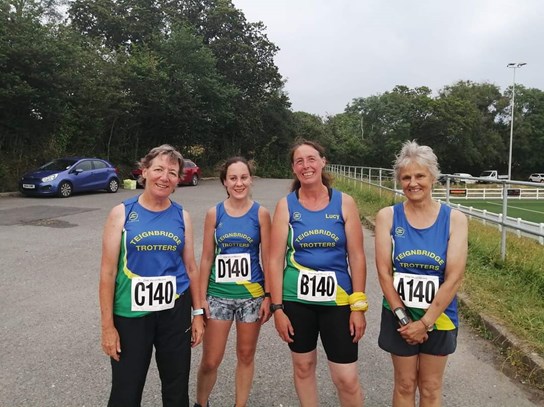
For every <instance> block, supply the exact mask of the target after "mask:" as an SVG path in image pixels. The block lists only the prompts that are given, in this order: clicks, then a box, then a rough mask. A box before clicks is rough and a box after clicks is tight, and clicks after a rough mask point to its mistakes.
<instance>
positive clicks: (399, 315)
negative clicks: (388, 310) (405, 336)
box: [393, 307, 410, 326]
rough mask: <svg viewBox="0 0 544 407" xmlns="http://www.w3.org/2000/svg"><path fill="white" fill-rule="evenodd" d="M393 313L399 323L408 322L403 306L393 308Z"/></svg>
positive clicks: (404, 323)
mask: <svg viewBox="0 0 544 407" xmlns="http://www.w3.org/2000/svg"><path fill="white" fill-rule="evenodd" d="M393 312H394V313H395V316H396V317H397V319H398V320H399V322H400V324H401V325H403V326H404V325H407V324H408V323H409V322H410V318H408V314H407V313H406V310H405V309H404V308H400V307H399V308H395V310H394V311H393Z"/></svg>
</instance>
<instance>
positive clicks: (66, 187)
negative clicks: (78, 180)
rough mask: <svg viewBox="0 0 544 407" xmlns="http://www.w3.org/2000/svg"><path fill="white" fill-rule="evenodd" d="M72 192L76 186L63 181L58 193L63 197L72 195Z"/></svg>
mask: <svg viewBox="0 0 544 407" xmlns="http://www.w3.org/2000/svg"><path fill="white" fill-rule="evenodd" d="M72 192H74V188H73V187H72V184H70V183H69V182H68V181H62V182H61V183H60V184H59V192H58V194H59V196H60V197H61V198H68V197H69V196H70V195H72Z"/></svg>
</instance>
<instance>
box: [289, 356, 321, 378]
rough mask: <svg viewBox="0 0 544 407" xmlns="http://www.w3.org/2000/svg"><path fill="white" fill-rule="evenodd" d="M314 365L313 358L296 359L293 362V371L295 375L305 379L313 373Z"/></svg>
mask: <svg viewBox="0 0 544 407" xmlns="http://www.w3.org/2000/svg"><path fill="white" fill-rule="evenodd" d="M316 365H317V363H316V361H315V360H305V361H296V362H294V363H293V371H294V373H295V376H296V377H298V378H300V379H305V378H308V377H312V376H314V375H315V369H316Z"/></svg>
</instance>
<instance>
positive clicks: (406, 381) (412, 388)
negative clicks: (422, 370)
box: [395, 376, 417, 396]
mask: <svg viewBox="0 0 544 407" xmlns="http://www.w3.org/2000/svg"><path fill="white" fill-rule="evenodd" d="M416 389H417V381H416V379H415V378H411V377H407V376H405V377H397V380H396V381H395V391H396V392H397V393H399V394H401V395H403V396H409V395H413V394H415V393H416Z"/></svg>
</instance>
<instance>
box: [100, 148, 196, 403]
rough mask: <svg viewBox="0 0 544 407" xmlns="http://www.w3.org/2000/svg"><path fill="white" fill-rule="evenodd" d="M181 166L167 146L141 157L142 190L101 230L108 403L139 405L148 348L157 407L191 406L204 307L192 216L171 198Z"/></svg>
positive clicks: (178, 156) (115, 210)
mask: <svg viewBox="0 0 544 407" xmlns="http://www.w3.org/2000/svg"><path fill="white" fill-rule="evenodd" d="M182 164H183V157H182V156H181V154H180V153H179V152H178V151H176V150H175V149H174V148H173V147H171V146H169V145H166V144H164V145H162V146H159V147H155V148H153V149H152V150H151V151H149V153H148V154H147V155H146V156H145V157H144V158H142V160H141V162H140V167H141V168H142V178H143V185H144V192H143V193H142V194H140V195H137V196H134V197H132V198H129V199H127V200H125V201H124V202H123V203H121V204H119V205H117V206H115V207H114V208H113V209H112V210H111V212H110V214H109V216H108V219H107V221H106V225H105V227H104V234H103V240H102V263H101V267H100V285H99V298H100V310H101V317H102V349H103V351H104V353H106V355H108V356H109V357H110V362H111V369H112V385H111V393H110V398H109V402H108V406H109V407H113V406H120V407H121V406H122V407H130V406H134V407H136V406H140V405H141V398H142V392H143V389H144V385H145V379H146V375H147V371H148V368H149V363H150V361H151V355H152V353H153V348H155V360H156V362H157V367H158V370H159V374H160V378H161V384H162V402H163V406H172V407H173V406H176V407H180V406H188V405H189V392H188V385H189V367H190V362H191V346H196V345H198V344H199V343H200V342H201V340H202V336H203V333H204V319H203V314H204V311H203V310H202V303H201V298H200V287H199V279H198V269H197V266H196V262H195V255H194V249H193V231H192V226H191V218H190V217H189V214H188V213H187V211H186V210H185V209H183V207H182V206H181V205H179V204H178V203H176V202H174V201H172V200H171V199H170V195H171V194H172V192H173V191H174V189H175V188H176V185H177V184H178V182H179V176H180V170H181V169H182V168H183V165H182ZM191 307H192V308H193V312H192V316H193V320H192V321H191Z"/></svg>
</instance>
